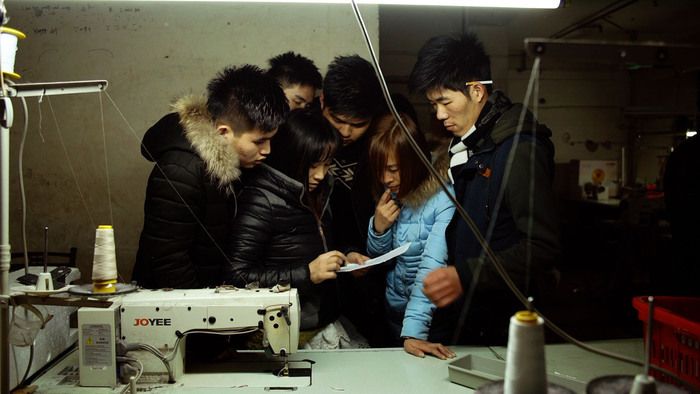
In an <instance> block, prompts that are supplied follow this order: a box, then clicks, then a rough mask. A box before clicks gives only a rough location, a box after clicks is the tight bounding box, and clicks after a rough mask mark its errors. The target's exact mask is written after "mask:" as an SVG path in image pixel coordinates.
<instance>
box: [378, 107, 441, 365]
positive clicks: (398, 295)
mask: <svg viewBox="0 0 700 394" xmlns="http://www.w3.org/2000/svg"><path fill="white" fill-rule="evenodd" d="M401 119H402V120H403V122H404V124H405V125H406V126H407V128H408V130H409V131H410V132H411V135H412V136H413V138H414V139H415V140H416V142H417V143H418V145H419V146H420V147H421V149H422V150H423V152H424V153H425V154H426V156H427V157H430V151H429V150H428V149H427V144H426V142H425V138H424V137H423V134H422V133H421V132H420V131H419V130H418V129H417V127H416V124H415V123H414V122H413V121H412V120H411V118H409V117H408V116H404V115H402V116H401ZM441 162H442V161H441ZM440 164H442V165H440ZM369 165H370V168H371V170H370V171H371V174H372V178H371V182H372V189H373V191H374V194H375V196H376V197H377V198H378V200H377V206H376V209H375V213H374V216H372V218H371V219H370V221H369V229H368V239H367V252H368V254H369V255H370V256H373V257H374V256H378V255H381V254H384V253H386V252H389V251H390V250H392V249H394V248H397V247H399V246H401V245H403V244H406V243H409V242H410V243H411V246H410V247H409V248H408V250H407V251H406V252H405V253H404V254H402V255H401V256H399V257H397V258H396V259H395V263H394V266H393V268H392V269H391V270H390V271H389V273H388V275H387V283H386V284H387V287H386V304H385V305H386V309H387V315H388V320H389V329H390V332H391V334H392V337H393V340H395V341H396V343H397V344H402V345H403V347H404V349H405V350H406V352H408V353H410V354H413V355H415V356H419V357H423V356H424V355H425V354H426V353H427V354H432V355H434V356H436V357H439V358H441V359H445V358H451V357H454V353H453V352H452V351H451V350H450V349H448V348H447V347H445V346H444V345H442V344H440V343H434V342H431V339H432V338H435V337H436V335H435V333H436V330H431V320H432V316H433V312H434V311H435V309H436V306H435V305H434V304H433V303H432V302H430V300H429V299H428V298H427V297H426V296H425V294H423V278H425V276H426V275H427V274H428V273H429V272H431V271H433V270H435V269H437V268H440V267H443V266H445V264H446V260H447V243H446V241H445V230H446V229H447V225H448V224H449V223H450V220H451V219H452V215H453V213H454V206H453V204H452V202H451V201H450V200H449V198H448V196H447V194H446V193H445V192H444V191H443V190H442V188H441V187H440V185H439V182H438V180H437V179H435V177H433V176H432V175H431V174H430V173H429V172H428V170H427V168H426V167H425V166H424V165H423V164H422V162H421V161H420V159H419V158H418V155H417V154H416V153H415V152H414V151H413V149H412V148H411V146H410V145H409V143H408V140H407V139H406V136H405V135H404V133H403V132H402V131H401V128H400V126H398V123H397V122H396V120H395V119H394V118H393V117H392V116H391V115H388V116H386V117H384V118H382V119H380V120H379V121H378V122H377V126H376V129H375V134H374V135H373V137H372V139H371V141H370V147H369ZM438 168H442V172H444V173H446V169H447V163H446V162H445V163H438ZM450 192H451V193H452V191H451V190H450ZM431 334H433V335H431Z"/></svg>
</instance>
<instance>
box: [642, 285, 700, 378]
mask: <svg viewBox="0 0 700 394" xmlns="http://www.w3.org/2000/svg"><path fill="white" fill-rule="evenodd" d="M647 298H648V297H635V298H633V299H632V305H634V308H635V309H637V311H638V312H639V313H638V316H639V320H641V321H642V322H643V323H644V333H645V335H646V330H647V320H648V318H649V302H648V301H647ZM653 315H654V322H653V331H652V333H651V355H650V362H651V364H653V365H656V366H658V367H661V368H665V369H668V370H669V371H671V372H674V373H675V374H677V375H678V376H680V377H681V378H682V379H684V380H686V381H688V382H689V383H691V384H694V385H695V386H700V298H692V297H654V311H653ZM651 374H652V375H653V376H654V377H655V378H657V379H659V380H661V381H665V382H670V383H674V384H676V382H675V381H673V380H671V379H669V378H667V377H666V376H664V375H663V374H662V373H660V372H656V371H654V370H652V371H651Z"/></svg>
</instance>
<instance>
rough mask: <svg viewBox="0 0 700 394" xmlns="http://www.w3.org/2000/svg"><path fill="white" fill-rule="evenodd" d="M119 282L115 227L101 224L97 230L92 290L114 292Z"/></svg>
mask: <svg viewBox="0 0 700 394" xmlns="http://www.w3.org/2000/svg"><path fill="white" fill-rule="evenodd" d="M116 284H117V255H116V247H115V245H114V229H113V228H112V226H110V225H100V226H99V227H97V231H95V255H94V258H93V260H92V291H93V292H94V293H114V292H115V291H116Z"/></svg>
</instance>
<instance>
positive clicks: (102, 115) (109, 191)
mask: <svg viewBox="0 0 700 394" xmlns="http://www.w3.org/2000/svg"><path fill="white" fill-rule="evenodd" d="M97 96H98V97H99V98H100V119H101V121H102V122H101V124H102V147H103V149H104V154H105V177H106V178H107V201H108V202H109V220H110V223H111V224H112V225H114V213H113V211H112V189H111V186H110V182H109V162H108V161H107V133H106V132H105V111H104V107H103V106H102V93H98V94H97Z"/></svg>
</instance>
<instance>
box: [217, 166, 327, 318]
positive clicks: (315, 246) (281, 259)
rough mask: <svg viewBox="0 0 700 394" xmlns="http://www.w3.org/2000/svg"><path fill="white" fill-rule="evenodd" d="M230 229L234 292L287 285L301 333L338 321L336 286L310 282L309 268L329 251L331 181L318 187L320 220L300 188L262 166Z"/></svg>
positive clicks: (252, 174)
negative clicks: (293, 292)
mask: <svg viewBox="0 0 700 394" xmlns="http://www.w3.org/2000/svg"><path fill="white" fill-rule="evenodd" d="M244 184H245V187H244V188H243V189H242V190H241V193H240V195H239V198H238V206H239V214H238V216H237V217H236V219H235V221H234V223H233V229H232V232H231V234H232V236H231V237H230V238H229V243H228V251H229V259H230V264H228V265H227V269H226V281H227V283H231V284H233V285H235V286H238V287H243V286H246V285H248V284H250V283H252V282H258V286H259V287H272V286H274V285H276V284H291V286H292V287H294V288H297V289H298V290H299V297H300V301H301V316H302V318H301V328H302V329H310V328H315V327H319V326H321V325H323V324H326V323H329V322H331V321H333V320H334V319H335V318H336V317H337V309H338V307H337V290H336V283H335V281H334V280H326V281H324V282H322V283H320V284H313V283H312V282H311V277H310V272H309V263H311V262H312V261H313V260H314V259H315V258H316V257H318V255H320V254H322V253H325V252H327V251H328V250H329V245H331V244H332V243H331V239H330V234H329V224H330V223H329V219H330V215H329V209H328V195H329V194H330V188H331V184H332V177H331V176H330V175H328V176H326V178H325V179H324V181H323V182H322V183H321V184H320V185H319V186H318V187H319V188H320V189H319V192H321V193H323V197H324V198H323V206H324V207H323V211H322V214H321V215H318V216H320V217H317V215H316V214H314V213H313V211H312V210H311V209H310V208H309V207H308V205H306V204H305V203H304V202H303V201H304V193H305V190H304V185H302V184H301V183H300V182H298V181H296V180H294V179H292V178H290V177H288V176H286V175H285V174H283V173H282V172H280V171H278V170H276V169H274V168H273V167H270V166H268V165H266V164H261V165H259V166H257V167H256V168H254V169H252V170H250V171H248V172H247V173H246V174H245V180H244Z"/></svg>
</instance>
